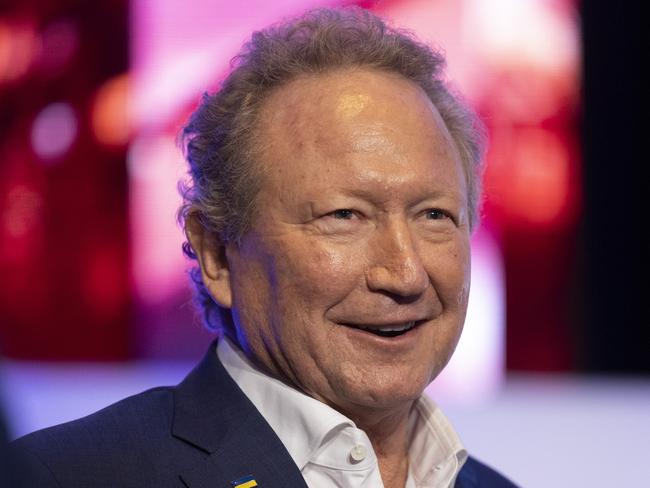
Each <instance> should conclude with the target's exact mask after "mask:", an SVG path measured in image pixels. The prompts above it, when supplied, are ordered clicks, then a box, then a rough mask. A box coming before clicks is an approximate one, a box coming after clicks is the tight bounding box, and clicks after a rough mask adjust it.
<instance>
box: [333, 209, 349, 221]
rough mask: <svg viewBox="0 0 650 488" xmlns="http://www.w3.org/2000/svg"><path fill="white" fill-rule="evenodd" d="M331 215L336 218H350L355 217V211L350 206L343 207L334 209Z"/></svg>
mask: <svg viewBox="0 0 650 488" xmlns="http://www.w3.org/2000/svg"><path fill="white" fill-rule="evenodd" d="M330 215H331V216H332V217H334V218H335V219H341V220H350V219H351V218H352V217H354V212H353V211H352V210H350V209H348V208H341V209H339V210H334V212H332V213H331V214H330Z"/></svg>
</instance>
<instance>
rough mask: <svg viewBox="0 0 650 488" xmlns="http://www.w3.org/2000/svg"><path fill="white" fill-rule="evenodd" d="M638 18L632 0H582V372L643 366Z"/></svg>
mask: <svg viewBox="0 0 650 488" xmlns="http://www.w3.org/2000/svg"><path fill="white" fill-rule="evenodd" d="M646 18H647V16H644V15H643V14H642V12H641V6H640V2H621V3H616V2H598V1H597V2H590V1H584V2H582V19H583V20H582V25H583V45H584V99H583V103H584V110H583V117H582V140H583V151H584V165H583V167H584V182H585V201H584V220H583V229H582V240H581V249H582V252H583V253H584V254H583V256H582V259H581V266H582V273H583V286H584V297H585V299H584V314H583V318H582V324H581V333H580V336H581V337H580V343H581V346H580V348H579V349H578V351H577V355H578V358H579V363H578V366H579V369H581V370H586V371H593V372H612V373H614V372H615V373H641V372H643V373H648V372H650V318H649V316H648V311H647V309H646V307H647V306H648V303H649V299H648V294H649V292H650V286H648V280H649V277H650V275H649V274H648V252H649V251H650V239H649V238H648V236H649V235H650V234H649V233H648V229H647V226H648V208H649V206H648V200H649V198H650V188H649V186H648V178H647V176H646V175H647V173H648V171H647V165H648V162H647V153H648V134H647V130H648V121H647V113H645V109H644V108H642V99H644V98H645V97H644V95H645V92H646V91H647V87H648V84H647V81H644V80H647V77H646V75H645V72H646V64H647V53H645V48H643V47H642V45H643V44H642V42H641V37H642V36H641V28H642V26H641V24H642V22H644V23H645V21H644V20H642V19H646ZM644 29H647V26H645V27H644Z"/></svg>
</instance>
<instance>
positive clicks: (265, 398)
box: [217, 337, 467, 487]
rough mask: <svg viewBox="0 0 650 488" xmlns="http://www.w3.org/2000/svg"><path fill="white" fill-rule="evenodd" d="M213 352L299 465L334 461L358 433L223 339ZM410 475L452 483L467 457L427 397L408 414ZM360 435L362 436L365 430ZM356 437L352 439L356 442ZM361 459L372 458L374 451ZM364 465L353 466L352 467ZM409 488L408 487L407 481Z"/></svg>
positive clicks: (418, 481)
mask: <svg viewBox="0 0 650 488" xmlns="http://www.w3.org/2000/svg"><path fill="white" fill-rule="evenodd" d="M217 354H218V356H219V359H220V360H221V362H222V363H223V366H224V367H225V369H226V371H227V372H228V373H229V374H230V376H231V377H232V378H233V380H234V381H235V382H236V383H237V384H238V385H239V387H240V388H241V389H242V391H243V392H244V394H245V395H246V396H247V397H248V398H249V399H250V400H251V402H252V403H253V404H254V405H255V407H256V408H257V410H258V411H259V412H260V413H261V414H262V416H263V417H264V418H265V419H266V421H267V422H268V423H269V425H270V426H271V428H272V429H273V430H274V432H275V433H276V435H277V436H278V437H279V438H280V440H281V441H282V443H283V444H284V446H285V447H286V448H287V451H288V452H289V455H290V456H291V458H292V459H293V461H294V462H295V463H296V465H297V466H298V468H299V469H300V470H301V471H303V469H304V468H305V466H306V465H307V463H309V462H312V463H314V462H315V463H317V464H320V465H329V466H331V467H334V465H336V466H337V467H339V469H341V467H342V466H343V465H345V464H346V463H342V462H340V461H339V460H338V459H336V461H337V462H336V463H335V462H334V461H335V458H334V457H332V456H336V458H338V457H339V456H338V454H337V453H338V451H340V449H337V448H336V446H337V444H340V443H341V442H342V441H343V439H344V437H345V436H350V435H352V436H355V437H359V435H360V433H362V432H363V431H359V430H358V429H357V428H356V426H355V424H354V422H352V420H350V419H348V418H347V417H345V416H344V415H343V414H341V413H339V412H337V411H336V410H334V409H333V408H331V407H329V406H327V405H325V404H324V403H322V402H320V401H318V400H316V399H314V398H311V397H310V396H308V395H305V394H304V393H302V392H300V391H298V390H296V389H294V388H292V387H290V386H288V385H286V384H285V383H283V382H281V381H280V380H278V379H276V378H272V377H270V376H268V375H266V374H264V373H262V372H261V371H259V370H258V369H257V368H256V367H255V366H253V364H252V363H251V362H250V361H249V360H248V358H246V356H244V354H243V353H242V352H241V351H240V349H239V348H238V347H236V346H234V345H233V344H232V343H231V342H230V340H229V339H228V338H225V337H224V338H223V339H221V340H219V342H218V345H217ZM409 422H410V430H411V438H410V444H409V465H410V468H409V470H410V476H409V477H410V478H411V477H412V478H413V479H412V480H409V481H414V482H415V486H417V487H427V486H452V485H453V482H454V480H455V478H456V476H457V475H458V472H459V471H460V469H461V468H462V467H463V464H464V463H465V461H466V460H467V451H466V450H465V449H464V448H463V445H462V443H461V441H460V439H459V437H458V435H457V434H456V432H455V430H454V428H453V427H452V425H451V423H450V422H449V420H448V419H447V417H446V416H445V415H444V414H443V413H442V411H441V410H440V408H439V407H438V406H437V405H436V404H435V403H434V402H433V401H432V400H431V399H430V398H428V397H427V396H426V395H422V396H421V397H420V398H419V399H418V400H417V401H416V402H415V405H414V408H413V409H412V411H411V416H410V418H409ZM362 438H365V439H367V437H366V436H365V434H363V435H362ZM356 442H357V441H356V440H355V443H356ZM369 454H370V455H369V456H368V457H367V459H366V460H365V461H364V462H363V463H361V464H362V465H366V464H367V463H368V462H374V460H375V455H374V452H370V453H369ZM362 467H363V466H357V469H360V468H362ZM409 486H410V485H409Z"/></svg>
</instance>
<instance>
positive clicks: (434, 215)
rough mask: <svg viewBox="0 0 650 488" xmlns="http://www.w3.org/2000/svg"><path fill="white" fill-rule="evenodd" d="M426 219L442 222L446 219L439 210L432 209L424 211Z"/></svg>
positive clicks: (443, 213)
mask: <svg viewBox="0 0 650 488" xmlns="http://www.w3.org/2000/svg"><path fill="white" fill-rule="evenodd" d="M426 216H427V219H429V220H442V219H446V218H447V214H446V213H445V212H443V211H442V210H440V209H437V208H432V209H430V210H427V211H426Z"/></svg>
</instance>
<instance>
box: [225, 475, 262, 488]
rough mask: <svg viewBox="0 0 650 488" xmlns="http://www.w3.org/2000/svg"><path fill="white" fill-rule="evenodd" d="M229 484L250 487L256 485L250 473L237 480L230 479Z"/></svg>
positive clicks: (239, 487)
mask: <svg viewBox="0 0 650 488" xmlns="http://www.w3.org/2000/svg"><path fill="white" fill-rule="evenodd" d="M230 485H231V486H232V487H233V488H252V487H253V486H258V484H257V481H255V478H253V475H252V474H249V475H248V476H244V477H243V478H239V479H238V480H235V481H231V482H230Z"/></svg>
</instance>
